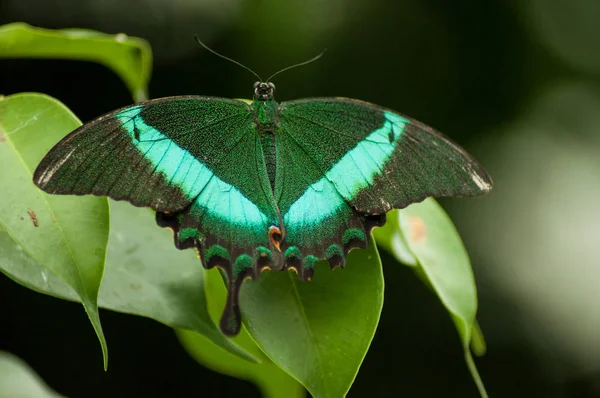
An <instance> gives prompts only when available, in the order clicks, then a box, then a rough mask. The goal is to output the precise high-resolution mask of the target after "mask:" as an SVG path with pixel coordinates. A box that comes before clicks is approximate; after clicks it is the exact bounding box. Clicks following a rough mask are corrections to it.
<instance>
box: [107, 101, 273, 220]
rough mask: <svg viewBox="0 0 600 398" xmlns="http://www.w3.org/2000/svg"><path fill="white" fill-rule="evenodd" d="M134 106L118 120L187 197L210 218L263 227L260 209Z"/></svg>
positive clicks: (263, 218)
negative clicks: (141, 114) (156, 127)
mask: <svg viewBox="0 0 600 398" xmlns="http://www.w3.org/2000/svg"><path fill="white" fill-rule="evenodd" d="M141 110H142V107H140V106H137V107H133V108H129V109H126V110H124V111H122V112H120V113H119V114H118V115H117V116H116V117H117V119H119V120H120V121H121V123H122V127H123V128H124V129H125V130H126V131H127V133H128V134H129V136H130V137H131V140H132V142H133V144H134V145H135V146H136V148H137V149H138V150H139V151H140V152H141V153H142V154H143V155H144V157H145V158H146V159H148V160H149V161H150V162H151V163H152V164H153V165H154V168H155V170H156V172H159V173H162V174H163V175H164V176H165V178H166V179H167V180H168V181H170V183H171V184H173V185H176V186H178V187H179V188H180V189H181V191H182V192H183V193H184V194H185V195H186V196H187V197H188V198H189V199H190V200H194V198H195V200H196V204H197V205H199V206H201V207H202V208H203V209H205V211H206V212H208V213H209V214H211V215H212V216H214V217H217V218H220V219H223V220H226V221H228V222H230V223H232V224H236V225H239V226H245V227H256V228H258V227H263V226H264V225H265V224H266V223H267V222H268V221H267V218H266V217H265V215H264V214H263V213H262V212H261V211H260V209H259V208H258V207H257V206H256V205H255V204H254V203H252V202H251V201H250V200H249V199H248V198H246V197H245V196H244V195H243V194H242V193H241V192H240V191H239V190H238V189H236V188H235V187H234V186H233V185H231V184H228V183H226V182H225V181H223V180H221V179H220V178H219V177H217V176H216V175H215V173H213V172H212V170H210V169H209V168H208V167H207V166H206V165H204V164H202V163H201V162H200V161H198V159H196V158H195V157H194V156H193V155H192V154H191V153H189V152H188V151H187V150H185V149H183V148H181V147H180V146H178V145H177V144H176V143H175V142H174V141H173V140H171V139H170V138H169V137H167V136H166V135H164V134H162V133H161V132H160V131H158V130H157V129H155V128H154V127H152V126H149V125H148V124H146V122H145V121H144V119H143V118H142V117H141V116H140V112H141Z"/></svg>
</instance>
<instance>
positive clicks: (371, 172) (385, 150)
mask: <svg viewBox="0 0 600 398" xmlns="http://www.w3.org/2000/svg"><path fill="white" fill-rule="evenodd" d="M384 114H385V122H384V123H383V126H381V127H380V128H379V129H377V130H375V131H373V132H372V133H371V134H369V135H368V136H367V137H366V138H365V139H364V140H362V141H360V142H359V143H358V145H356V147H354V148H353V149H352V150H350V151H349V152H348V153H347V154H346V155H344V156H343V157H342V158H341V159H340V160H339V161H338V162H337V163H336V164H335V165H334V166H333V167H332V168H331V169H330V170H329V171H328V172H326V173H325V177H323V178H322V179H320V180H319V181H317V182H315V183H314V184H312V185H310V186H309V187H308V188H307V189H306V190H305V191H304V193H303V194H302V196H300V198H299V199H298V200H296V201H295V202H294V203H293V204H292V206H290V208H289V210H288V211H287V213H286V214H285V216H284V218H283V221H284V224H285V225H287V226H293V227H295V228H302V227H308V226H312V225H316V224H319V223H321V222H322V221H323V220H325V219H326V218H327V217H329V216H331V215H333V214H335V213H336V212H337V211H338V210H339V209H340V207H342V206H343V205H344V202H345V201H350V200H352V199H353V198H355V197H356V195H357V194H358V192H359V191H360V190H361V189H364V188H367V187H369V186H370V185H371V184H372V183H373V181H374V180H375V177H376V176H377V175H379V174H381V173H382V172H383V168H384V167H385V164H386V163H387V161H388V160H389V159H390V158H391V156H392V153H393V152H394V150H395V149H396V143H397V142H398V140H399V139H400V137H401V135H402V132H403V131H404V127H405V125H406V124H407V123H408V120H406V119H405V118H403V117H401V116H399V115H396V114H395V113H392V112H384Z"/></svg>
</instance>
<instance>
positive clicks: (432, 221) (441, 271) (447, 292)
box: [398, 198, 487, 397]
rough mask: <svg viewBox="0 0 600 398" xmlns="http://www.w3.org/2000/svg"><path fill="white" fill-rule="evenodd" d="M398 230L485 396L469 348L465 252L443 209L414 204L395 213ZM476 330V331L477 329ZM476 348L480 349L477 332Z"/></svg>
mask: <svg viewBox="0 0 600 398" xmlns="http://www.w3.org/2000/svg"><path fill="white" fill-rule="evenodd" d="M398 220H399V225H400V231H401V234H402V236H403V237H404V240H405V242H406V243H407V246H408V248H409V250H410V251H411V252H412V253H413V255H414V257H415V258H416V259H417V261H418V263H419V265H420V268H418V271H419V272H422V275H423V276H424V277H426V281H428V283H429V285H430V286H431V287H432V288H433V290H434V291H435V292H436V294H437V295H438V297H439V298H440V300H441V301H442V303H443V305H444V306H445V307H446V309H447V310H448V312H450V315H451V316H452V320H453V321H454V324H455V326H456V328H457V330H458V333H459V335H460V337H461V341H462V345H463V349H464V354H465V360H466V362H467V365H468V367H469V370H470V371H471V375H472V376H473V379H474V380H475V383H476V384H477V387H478V388H479V391H480V394H481V395H482V396H483V397H487V393H486V392H485V388H484V387H483V383H482V382H481V379H480V377H479V374H478V372H477V369H476V367H475V363H474V362H473V358H472V357H471V352H470V350H469V345H470V343H471V339H472V335H473V334H472V331H473V328H474V325H475V314H476V312H477V291H476V287H475V279H474V278H473V271H472V269H471V262H470V261H469V256H468V254H467V251H466V249H465V247H464V245H463V243H462V240H461V239H460V236H459V235H458V232H457V231H456V228H455V227H454V224H453V223H452V221H451V220H450V217H448V215H447V214H446V212H445V211H444V209H443V208H442V207H441V206H440V205H439V204H438V203H437V202H436V201H435V200H434V199H433V198H428V199H425V200H424V201H423V202H421V203H415V204H412V205H410V206H408V207H407V208H406V209H403V210H401V211H400V212H399V213H398ZM477 330H478V329H477ZM476 333H477V340H476V342H475V343H476V346H477V347H478V348H481V347H484V345H483V346H482V342H483V335H482V334H481V332H480V331H479V330H478V331H477V332H476Z"/></svg>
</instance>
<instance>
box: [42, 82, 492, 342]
mask: <svg viewBox="0 0 600 398" xmlns="http://www.w3.org/2000/svg"><path fill="white" fill-rule="evenodd" d="M274 92H275V86H274V85H273V83H271V82H268V81H267V82H257V83H256V84H255V86H254V101H253V102H252V103H247V102H244V101H238V100H232V99H225V98H214V97H199V96H182V97H170V98H162V99H156V100H152V101H148V102H144V103H141V104H138V105H133V106H129V107H125V108H122V109H119V110H117V111H114V112H111V113H108V114H106V115H104V116H101V117H99V118H98V119H96V120H94V121H92V122H90V123H87V124H85V125H83V126H81V127H80V128H78V129H77V130H75V131H73V132H72V133H71V134H69V135H68V136H67V137H65V138H64V139H63V140H62V141H60V142H59V143H58V144H57V145H56V146H55V147H54V148H53V149H52V150H51V151H50V152H49V153H48V154H47V155H46V156H45V157H44V159H43V160H42V161H41V163H40V164H39V166H38V167H37V169H36V171H35V175H34V182H35V184H36V185H37V186H38V187H40V188H41V189H43V190H44V191H46V192H48V193H53V194H69V195H85V194H93V195H103V196H108V197H111V198H113V199H116V200H127V201H129V202H131V203H132V204H133V205H135V206H146V207H150V208H152V209H154V210H155V211H156V219H157V223H158V225H160V226H162V227H168V228H171V229H172V230H173V231H174V240H175V246H176V247H177V248H178V249H187V248H192V247H193V248H196V249H197V250H198V252H199V253H200V256H201V260H202V263H203V265H204V266H205V267H206V268H211V267H214V266H218V267H220V268H222V269H223V270H224V271H225V273H226V275H227V279H228V299H227V306H226V308H225V310H224V312H223V315H222V318H221V323H220V326H221V329H222V331H223V332H224V333H226V334H228V335H235V334H237V333H238V332H239V330H240V327H241V315H240V308H239V302H238V297H239V290H240V287H241V285H242V282H243V281H244V279H246V278H248V277H251V278H253V279H256V278H258V277H259V275H260V272H261V270H262V269H264V268H271V269H275V270H285V269H294V270H295V271H297V273H298V275H299V278H300V279H301V280H309V279H310V278H311V277H312V275H313V272H314V269H315V264H316V262H317V261H318V260H320V259H326V260H328V261H329V264H330V266H331V267H334V266H336V265H341V266H342V267H343V266H344V259H345V257H346V255H347V253H348V251H350V250H351V249H353V248H357V247H358V248H365V247H366V246H367V241H368V236H369V234H370V232H371V230H372V229H373V227H376V226H381V225H383V224H384V223H385V213H386V212H387V211H389V210H391V209H401V208H404V207H406V206H408V205H409V204H411V203H414V202H418V201H421V200H423V199H424V198H426V197H428V196H435V197H441V196H477V195H481V194H484V193H487V192H488V191H489V190H490V189H491V187H492V182H491V180H490V177H489V176H488V174H487V173H486V171H485V170H484V169H483V168H482V167H481V166H480V165H479V164H478V163H477V162H476V161H475V160H474V159H473V158H472V157H471V156H469V155H468V154H467V153H466V152H465V151H464V150H463V149H461V148H460V147H459V146H457V145H456V144H454V143H453V142H451V141H450V140H449V139H447V138H446V137H444V136H443V135H442V134H440V133H438V132H436V131H435V130H433V129H431V128H430V127H427V126H425V125H424V124H422V123H419V122H417V121H415V120H412V119H410V118H407V117H405V116H402V115H400V114H398V113H396V112H394V111H391V110H388V109H384V108H381V107H379V106H377V105H372V104H369V103H366V102H362V101H357V100H353V99H345V98H310V99H302V100H297V101H289V102H283V103H281V104H278V103H277V102H276V101H275V100H274Z"/></svg>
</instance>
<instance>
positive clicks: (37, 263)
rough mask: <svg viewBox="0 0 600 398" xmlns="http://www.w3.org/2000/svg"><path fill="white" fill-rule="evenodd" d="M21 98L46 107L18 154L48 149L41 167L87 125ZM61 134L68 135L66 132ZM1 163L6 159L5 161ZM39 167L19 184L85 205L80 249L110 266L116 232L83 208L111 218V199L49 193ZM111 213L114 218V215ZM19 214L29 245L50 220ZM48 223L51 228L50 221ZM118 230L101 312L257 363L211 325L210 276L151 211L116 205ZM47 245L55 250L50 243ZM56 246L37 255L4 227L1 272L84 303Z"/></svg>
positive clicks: (45, 102) (4, 203)
mask: <svg viewBox="0 0 600 398" xmlns="http://www.w3.org/2000/svg"><path fill="white" fill-rule="evenodd" d="M14 97H17V96H14ZM21 97H23V101H24V102H25V103H26V104H28V105H29V106H31V107H32V109H38V112H37V120H36V121H35V123H33V122H31V121H30V124H29V125H28V126H31V127H32V129H33V130H32V133H31V134H33V136H32V137H31V138H30V139H28V140H26V141H24V142H22V145H20V147H19V151H15V156H19V154H20V153H27V152H29V151H30V150H32V149H31V148H30V147H37V145H43V148H42V149H41V150H40V153H41V155H39V156H36V159H37V160H33V161H32V162H33V166H34V167H35V165H37V163H38V162H39V159H41V157H42V156H43V155H44V154H45V152H46V151H47V150H48V149H49V148H50V147H51V146H52V145H53V144H54V143H55V142H56V141H58V140H59V139H61V138H62V137H63V136H64V135H65V134H66V132H69V131H71V130H72V129H74V128H76V127H78V126H79V125H80V124H81V123H79V121H77V119H73V120H74V123H73V124H69V126H62V127H61V124H60V123H57V122H56V120H57V118H58V119H60V118H59V116H60V115H63V116H64V115H66V116H68V117H69V118H74V116H72V114H71V113H70V112H69V111H68V110H67V109H66V108H64V106H63V105H61V104H60V103H59V102H57V101H56V100H52V99H50V98H48V97H46V96H42V95H38V94H27V95H21ZM10 98H13V97H10ZM6 101H7V100H5V101H4V102H6ZM1 104H3V102H0V109H2V108H1V106H2V105H1ZM51 107H54V108H56V109H53V108H51ZM66 116H65V117H66ZM23 120H30V119H23ZM31 120H33V119H31ZM38 124H41V125H43V126H44V129H47V130H48V135H50V134H53V137H54V138H53V139H50V137H48V136H46V135H44V134H43V132H44V130H40V129H39V126H38ZM66 127H68V128H66ZM22 131H23V129H22V130H19V134H22ZM61 131H62V133H60V132H61ZM56 132H58V134H57V133H56ZM9 137H11V139H12V137H14V136H13V135H9ZM42 138H44V139H42ZM45 141H48V142H45ZM7 142H8V140H7V139H6V138H5V141H4V142H0V156H2V155H1V154H2V152H1V151H2V149H5V148H8V145H6V146H3V144H7ZM42 142H45V143H42ZM38 158H39V159H38ZM2 159H4V157H2ZM1 163H2V160H0V164H1ZM13 169H14V168H13ZM32 169H33V167H31V168H29V169H28V170H27V172H26V173H25V175H24V176H21V177H18V178H17V182H16V183H14V184H16V185H18V186H19V187H21V188H22V189H27V190H28V191H31V192H32V195H33V194H35V195H38V196H42V197H44V198H47V199H48V200H52V201H54V200H57V201H61V200H63V201H67V203H68V204H69V206H71V208H73V209H78V208H81V209H82V210H79V211H77V212H72V213H70V216H71V217H73V218H76V219H77V220H78V221H77V223H78V225H80V227H81V226H85V231H84V232H81V234H80V236H78V242H79V245H80V246H77V248H78V250H79V251H78V252H80V253H81V254H82V255H92V254H93V253H94V250H101V253H102V258H101V260H102V261H103V260H104V251H105V250H106V244H107V238H108V236H106V235H108V231H107V229H108V224H109V223H108V219H105V220H104V222H103V223H98V222H96V223H94V220H95V218H94V217H92V216H93V215H94V212H96V210H94V209H93V208H90V207H89V206H88V207H83V204H84V203H87V202H89V201H92V202H98V201H99V202H100V203H101V204H102V206H103V208H104V209H105V212H106V213H107V209H106V199H104V198H95V197H91V196H84V197H75V196H56V195H45V194H44V193H43V192H42V191H41V190H39V189H38V188H37V187H35V186H34V185H33V183H32V181H31V171H30V170H32ZM3 170H7V169H3ZM11 175H12V173H11ZM6 177H8V176H4V175H3V176H1V177H0V178H2V179H0V187H2V189H7V188H6V187H10V183H9V182H8V181H5V178H6ZM21 201H22V198H21V197H20V196H13V197H12V199H11V198H7V197H4V196H3V197H2V198H1V199H0V214H2V213H1V212H2V211H5V210H6V208H11V207H15V206H16V207H18V208H21V207H22V206H21V205H20V202H21ZM25 209H27V207H25ZM86 209H87V210H86ZM21 210H22V209H21ZM21 213H23V212H21ZM11 214H12V213H11ZM9 215H10V214H9ZM105 216H106V217H107V218H108V214H105ZM11 217H12V219H13V220H12V221H13V222H16V223H17V224H19V225H22V226H23V227H24V228H26V230H25V231H24V240H25V242H28V243H29V242H30V241H32V238H33V237H35V236H36V235H35V234H37V233H38V230H40V229H41V228H42V227H43V224H42V219H40V220H39V227H38V228H35V227H33V224H32V222H31V220H30V219H29V216H28V215H27V213H26V212H25V213H24V215H23V214H21V215H20V217H23V220H21V219H20V217H19V214H17V215H16V216H14V215H13V216H11ZM38 218H39V214H38ZM15 219H16V220H15ZM0 220H1V218H0ZM46 224H48V225H51V224H50V223H46ZM110 225H111V228H110V239H109V240H108V258H107V262H106V266H105V272H104V280H103V282H102V288H101V289H100V293H99V297H98V305H99V306H100V307H102V308H106V309H110V310H114V311H119V312H125V313H130V314H135V315H141V316H146V317H148V318H152V319H155V320H157V321H159V322H162V323H164V324H166V325H168V326H172V327H176V328H183V329H191V330H195V331H198V332H200V333H203V334H205V335H206V336H207V337H208V338H209V339H210V340H211V341H213V342H214V343H215V344H217V345H219V346H220V347H222V348H223V349H225V350H227V351H229V352H232V353H233V354H235V355H238V356H241V357H243V358H245V359H247V360H250V361H256V359H255V358H254V357H253V356H252V355H250V354H249V353H247V352H246V351H244V350H243V349H241V348H239V347H238V346H236V345H235V344H233V343H232V342H231V341H230V340H228V339H227V338H226V337H225V336H223V334H222V333H221V332H220V331H219V329H218V328H217V326H216V325H215V324H214V322H213V321H212V320H211V318H210V316H209V314H208V311H207V309H206V301H205V294H204V289H203V286H204V273H205V271H204V269H203V268H202V266H201V265H200V260H198V259H197V258H196V256H195V253H194V251H192V250H187V251H179V250H177V249H175V248H174V246H173V236H172V233H171V232H170V231H169V230H167V229H163V228H159V227H158V226H157V225H156V222H155V221H154V214H153V213H152V212H151V211H149V210H147V209H142V208H136V207H133V206H131V205H129V204H128V203H125V202H114V201H112V202H111V211H110ZM95 233H102V234H104V235H103V236H105V238H104V240H102V242H99V244H98V245H97V247H92V246H90V244H91V242H90V241H89V238H90V234H95ZM82 242H83V243H82ZM46 243H48V245H47V246H44V245H46ZM51 244H52V241H40V242H39V243H38V245H39V246H40V248H41V249H42V250H44V253H46V254H45V256H37V257H36V256H32V255H31V253H30V252H29V251H27V250H24V249H23V248H22V247H21V246H19V245H18V244H15V241H14V239H13V238H12V235H11V234H10V233H8V230H3V229H2V228H0V270H1V271H2V272H4V273H6V274H7V275H8V276H9V277H11V278H12V279H14V280H16V281H17V282H19V283H20V284H22V285H24V286H26V287H28V288H30V289H33V290H36V291H38V292H42V293H45V294H49V295H52V296H55V297H59V298H63V299H67V300H73V301H79V298H78V295H77V294H76V293H75V291H74V290H73V289H72V288H70V287H69V284H68V283H65V282H64V281H63V280H62V279H61V278H59V277H57V276H55V275H54V274H52V273H51V272H47V270H46V267H47V262H48V261H49V259H48V258H47V257H50V258H51V259H52V258H53V257H54V256H56V254H55V253H54V251H55V249H54V248H53V246H51ZM99 282H100V281H99V280H98V283H99ZM98 325H99V324H98Z"/></svg>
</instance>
